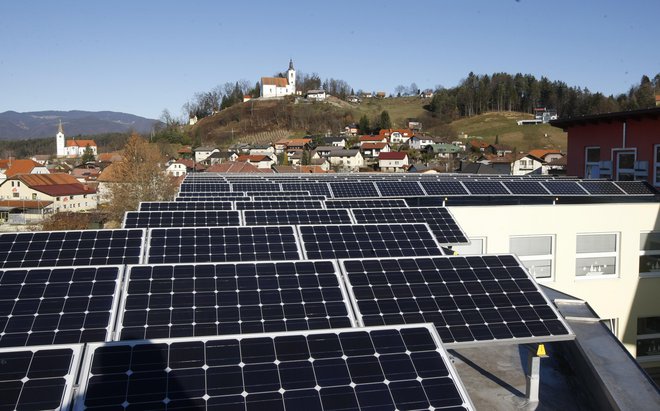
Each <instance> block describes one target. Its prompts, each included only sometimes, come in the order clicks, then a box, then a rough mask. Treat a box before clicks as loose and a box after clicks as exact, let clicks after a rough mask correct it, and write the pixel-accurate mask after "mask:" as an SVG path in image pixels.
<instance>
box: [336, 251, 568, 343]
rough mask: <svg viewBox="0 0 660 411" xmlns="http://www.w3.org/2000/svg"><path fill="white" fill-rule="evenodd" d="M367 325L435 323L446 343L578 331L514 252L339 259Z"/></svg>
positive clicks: (558, 336) (557, 336) (553, 336)
mask: <svg viewBox="0 0 660 411" xmlns="http://www.w3.org/2000/svg"><path fill="white" fill-rule="evenodd" d="M340 265H341V267H342V269H343V270H344V273H345V275H346V279H347V282H348V284H347V285H348V286H349V290H350V292H351V293H352V299H353V300H355V301H356V302H357V311H358V312H357V315H358V318H359V319H361V322H362V324H364V325H382V324H410V323H420V322H432V323H433V324H435V326H436V329H437V330H438V333H439V334H440V338H441V339H442V342H443V343H444V344H456V345H458V344H461V345H474V344H475V343H481V342H485V343H493V342H513V343H516V344H522V343H526V342H543V341H559V340H566V339H572V338H573V337H574V335H573V334H572V332H571V331H570V330H569V328H568V326H567V325H566V324H565V323H564V322H563V320H562V319H561V317H560V316H559V314H558V312H557V311H556V310H555V309H554V307H553V306H552V304H551V303H550V302H549V301H548V300H547V298H546V297H545V296H544V295H543V293H542V292H541V291H540V290H539V288H538V285H537V284H536V283H535V282H534V280H533V278H532V277H531V276H530V275H529V274H528V273H527V271H525V269H524V267H523V265H522V264H521V263H520V262H519V261H518V260H517V259H516V258H515V257H513V256H512V255H499V256H470V257H459V256H452V257H431V258H424V257H417V258H399V259H390V258H387V259H385V258H382V259H365V260H362V261H358V260H345V261H340Z"/></svg>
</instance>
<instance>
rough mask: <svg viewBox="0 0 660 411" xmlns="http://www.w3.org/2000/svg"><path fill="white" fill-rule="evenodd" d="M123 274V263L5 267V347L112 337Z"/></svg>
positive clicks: (0, 307) (0, 288) (1, 277)
mask: <svg viewBox="0 0 660 411" xmlns="http://www.w3.org/2000/svg"><path fill="white" fill-rule="evenodd" d="M122 273H123V269H122V268H121V266H106V267H103V266H101V267H75V268H74V267H66V268H64V267H62V268H32V269H11V270H0V346H1V347H15V346H25V345H47V344H71V343H84V342H92V341H109V340H110V336H111V333H112V326H113V324H114V315H115V314H114V313H115V309H116V308H117V307H116V305H117V302H116V301H115V298H114V296H115V295H119V291H120V287H119V283H120V282H121V278H122ZM0 369H1V365H0ZM0 397H1V395H0Z"/></svg>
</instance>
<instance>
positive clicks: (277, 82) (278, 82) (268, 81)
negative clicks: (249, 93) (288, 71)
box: [261, 77, 289, 87]
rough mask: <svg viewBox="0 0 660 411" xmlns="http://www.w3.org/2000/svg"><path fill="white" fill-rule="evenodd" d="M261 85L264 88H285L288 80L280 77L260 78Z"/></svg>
mask: <svg viewBox="0 0 660 411" xmlns="http://www.w3.org/2000/svg"><path fill="white" fill-rule="evenodd" d="M261 83H262V84H263V85H265V86H277V87H286V86H288V85H289V80H287V79H285V78H282V77H262V78H261Z"/></svg>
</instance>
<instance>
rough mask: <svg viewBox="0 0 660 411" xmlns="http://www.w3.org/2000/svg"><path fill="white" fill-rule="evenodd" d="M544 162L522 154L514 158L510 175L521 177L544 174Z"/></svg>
mask: <svg viewBox="0 0 660 411" xmlns="http://www.w3.org/2000/svg"><path fill="white" fill-rule="evenodd" d="M543 164H544V161H543V160H541V159H540V158H538V157H536V156H533V155H531V154H522V155H519V156H516V159H515V160H514V161H513V162H512V163H511V174H512V175H514V176H523V175H527V174H544V173H543Z"/></svg>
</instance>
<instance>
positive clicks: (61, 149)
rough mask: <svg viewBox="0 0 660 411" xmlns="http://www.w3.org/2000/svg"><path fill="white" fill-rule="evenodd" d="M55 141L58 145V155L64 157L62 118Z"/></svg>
mask: <svg viewBox="0 0 660 411" xmlns="http://www.w3.org/2000/svg"><path fill="white" fill-rule="evenodd" d="M55 143H56V145H57V157H64V131H63V130H62V120H60V125H59V127H58V128H57V134H56V135H55Z"/></svg>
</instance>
